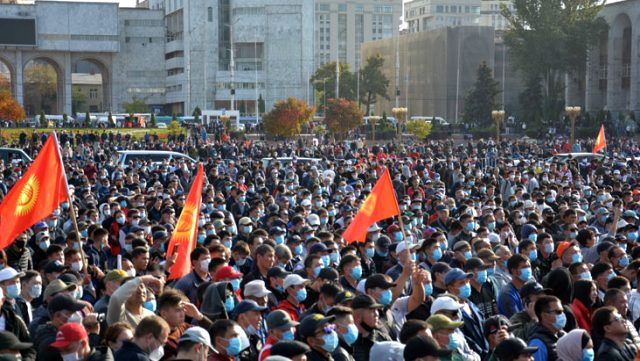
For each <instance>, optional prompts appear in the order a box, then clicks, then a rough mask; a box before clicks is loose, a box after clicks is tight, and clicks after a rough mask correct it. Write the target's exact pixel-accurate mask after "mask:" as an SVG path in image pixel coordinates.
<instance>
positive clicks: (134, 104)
mask: <svg viewBox="0 0 640 361" xmlns="http://www.w3.org/2000/svg"><path fill="white" fill-rule="evenodd" d="M122 108H124V111H125V112H127V113H147V112H148V111H149V106H148V105H147V100H146V98H140V97H138V96H136V95H134V96H133V97H132V98H131V101H130V102H122Z"/></svg>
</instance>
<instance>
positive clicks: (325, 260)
mask: <svg viewBox="0 0 640 361" xmlns="http://www.w3.org/2000/svg"><path fill="white" fill-rule="evenodd" d="M330 263H331V258H330V257H329V255H324V256H322V265H323V266H324V267H329V264H330ZM316 277H318V276H316Z"/></svg>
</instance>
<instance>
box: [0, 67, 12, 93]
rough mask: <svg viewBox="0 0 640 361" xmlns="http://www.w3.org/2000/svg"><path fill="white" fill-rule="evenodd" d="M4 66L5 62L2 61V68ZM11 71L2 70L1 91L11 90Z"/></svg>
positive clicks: (0, 68) (0, 76) (0, 78)
mask: <svg viewBox="0 0 640 361" xmlns="http://www.w3.org/2000/svg"><path fill="white" fill-rule="evenodd" d="M3 66H4V64H3V63H1V62H0V70H2V67H3ZM10 75H11V74H9V73H6V74H5V73H3V72H0V91H3V90H7V91H11V78H10Z"/></svg>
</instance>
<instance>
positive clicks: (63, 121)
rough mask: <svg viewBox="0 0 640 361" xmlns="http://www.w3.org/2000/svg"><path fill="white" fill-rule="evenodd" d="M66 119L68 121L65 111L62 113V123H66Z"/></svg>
mask: <svg viewBox="0 0 640 361" xmlns="http://www.w3.org/2000/svg"><path fill="white" fill-rule="evenodd" d="M68 121H69V116H68V115H67V113H63V114H62V124H63V125H67V122H68Z"/></svg>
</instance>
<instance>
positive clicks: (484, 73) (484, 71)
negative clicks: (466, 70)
mask: <svg viewBox="0 0 640 361" xmlns="http://www.w3.org/2000/svg"><path fill="white" fill-rule="evenodd" d="M499 85H500V83H498V82H497V81H495V80H494V79H493V74H492V72H491V69H490V68H489V67H488V66H487V63H486V62H484V61H483V62H482V64H480V66H479V67H478V72H477V77H476V82H475V84H473V88H472V89H471V90H470V91H469V94H467V97H466V98H465V104H464V118H463V119H464V121H465V123H467V124H478V125H480V126H487V125H491V121H492V120H491V111H492V110H494V109H496V101H495V99H496V95H498V94H500V88H499Z"/></svg>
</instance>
